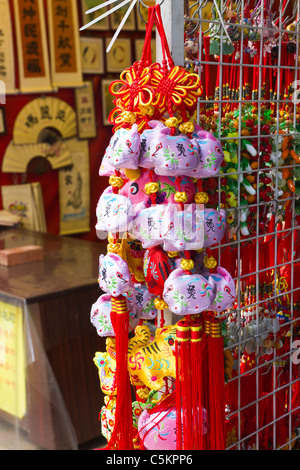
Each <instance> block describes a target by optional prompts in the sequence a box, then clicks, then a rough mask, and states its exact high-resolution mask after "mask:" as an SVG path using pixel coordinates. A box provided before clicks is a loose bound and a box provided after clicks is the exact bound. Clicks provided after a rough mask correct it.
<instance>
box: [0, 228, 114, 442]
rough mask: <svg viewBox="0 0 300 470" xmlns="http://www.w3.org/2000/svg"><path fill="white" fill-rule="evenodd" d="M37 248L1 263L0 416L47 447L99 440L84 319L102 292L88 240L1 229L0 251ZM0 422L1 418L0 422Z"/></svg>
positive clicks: (98, 345) (89, 332) (96, 248)
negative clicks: (29, 255)
mask: <svg viewBox="0 0 300 470" xmlns="http://www.w3.org/2000/svg"><path fill="white" fill-rule="evenodd" d="M33 245H34V246H40V247H42V250H43V259H41V260H38V261H31V262H28V263H24V264H19V265H15V266H9V267H6V266H3V265H1V266H0V419H1V420H5V421H6V422H7V421H11V422H12V423H17V425H18V426H19V427H20V428H21V429H22V430H25V431H26V432H27V433H28V439H29V440H31V441H32V442H34V443H36V444H37V445H38V446H40V447H42V448H45V449H50V450H60V449H61V450H64V449H73V448H77V446H78V445H79V444H82V443H85V442H87V441H90V440H92V439H95V438H99V437H100V435H101V432H100V423H99V421H98V416H99V412H100V409H101V407H102V405H103V397H102V393H101V390H100V386H99V378H98V372H97V368H96V366H95V365H94V363H93V358H94V355H95V353H96V352H97V351H103V350H105V340H104V339H103V338H100V337H99V336H98V335H97V333H96V330H95V329H94V327H93V326H92V324H91V322H90V309H91V306H92V304H93V303H94V302H95V301H96V300H97V298H98V297H99V296H100V295H101V291H100V288H99V285H98V270H99V255H100V254H101V253H104V252H105V250H106V246H105V245H104V243H103V242H100V241H99V243H94V242H88V241H82V240H78V239H75V238H72V237H61V236H55V235H49V234H43V233H37V232H30V231H27V230H22V229H4V230H1V231H0V250H7V249H10V248H15V247H23V246H33ZM0 423H1V421H0Z"/></svg>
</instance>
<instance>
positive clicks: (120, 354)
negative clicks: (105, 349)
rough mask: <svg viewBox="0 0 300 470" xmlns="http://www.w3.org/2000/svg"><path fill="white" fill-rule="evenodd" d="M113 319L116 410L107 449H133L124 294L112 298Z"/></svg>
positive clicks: (127, 319)
mask: <svg viewBox="0 0 300 470" xmlns="http://www.w3.org/2000/svg"><path fill="white" fill-rule="evenodd" d="M111 303H112V311H111V321H112V326H113V329H114V332H115V338H116V387H117V396H116V411H115V425H114V429H113V432H112V435H111V438H110V440H109V442H108V444H107V446H106V450H132V449H133V422H132V400H131V386H130V379H129V373H128V367H127V364H128V363H127V361H128V333H129V312H128V307H127V301H126V299H125V297H123V296H122V295H121V296H119V297H116V298H112V302H111Z"/></svg>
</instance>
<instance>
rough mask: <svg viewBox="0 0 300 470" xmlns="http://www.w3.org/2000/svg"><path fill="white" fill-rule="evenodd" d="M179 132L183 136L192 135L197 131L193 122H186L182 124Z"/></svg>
mask: <svg viewBox="0 0 300 470" xmlns="http://www.w3.org/2000/svg"><path fill="white" fill-rule="evenodd" d="M179 130H180V132H181V133H182V134H190V133H192V132H194V130H195V126H194V123H193V122H192V121H188V122H184V123H182V124H180V126H179Z"/></svg>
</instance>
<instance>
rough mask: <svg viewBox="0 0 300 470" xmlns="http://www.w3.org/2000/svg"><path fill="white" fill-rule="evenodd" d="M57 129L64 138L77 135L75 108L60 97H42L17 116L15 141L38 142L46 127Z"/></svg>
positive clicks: (14, 133) (22, 142) (18, 143)
mask: <svg viewBox="0 0 300 470" xmlns="http://www.w3.org/2000/svg"><path fill="white" fill-rule="evenodd" d="M47 128H48V129H49V128H50V129H55V130H56V131H58V133H59V134H60V136H61V138H62V139H68V138H72V137H75V136H76V135H77V119H76V112H75V111H74V109H73V108H72V107H71V106H70V105H69V104H68V103H66V102H65V101H63V100H60V99H58V98H52V97H46V98H44V97H42V98H37V99H34V100H32V101H31V102H30V103H28V104H27V105H25V106H24V108H23V109H22V110H21V111H20V113H19V114H18V116H17V119H16V122H15V125H14V130H13V141H14V144H15V145H23V144H37V143H38V142H40V136H41V133H42V131H44V130H45V129H47Z"/></svg>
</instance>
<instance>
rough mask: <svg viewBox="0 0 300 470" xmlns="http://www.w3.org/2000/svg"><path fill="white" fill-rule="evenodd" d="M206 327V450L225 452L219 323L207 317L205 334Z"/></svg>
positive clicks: (222, 365)
mask: <svg viewBox="0 0 300 470" xmlns="http://www.w3.org/2000/svg"><path fill="white" fill-rule="evenodd" d="M208 327H209V337H208V351H207V354H208V357H207V359H208V365H207V366H208V383H207V390H208V393H207V395H208V410H207V411H208V426H209V442H208V446H209V448H208V450H225V446H226V433H225V378H224V377H225V376H224V345H223V337H222V330H221V323H220V321H219V320H218V319H216V318H215V317H213V316H209V315H207V317H206V326H205V329H206V331H207V332H208Z"/></svg>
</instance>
